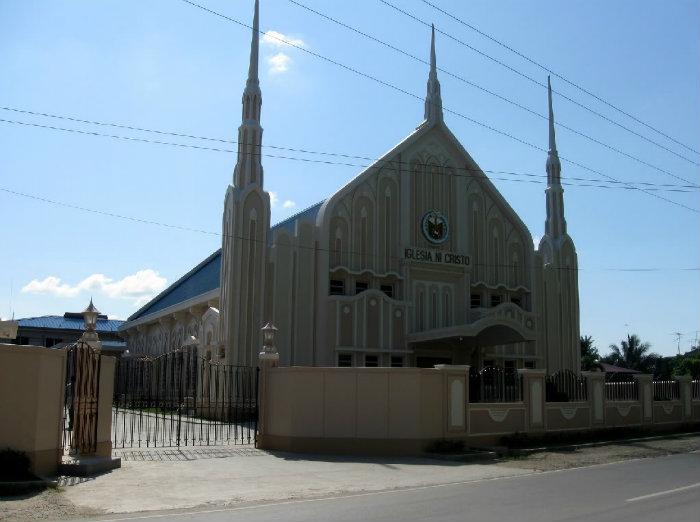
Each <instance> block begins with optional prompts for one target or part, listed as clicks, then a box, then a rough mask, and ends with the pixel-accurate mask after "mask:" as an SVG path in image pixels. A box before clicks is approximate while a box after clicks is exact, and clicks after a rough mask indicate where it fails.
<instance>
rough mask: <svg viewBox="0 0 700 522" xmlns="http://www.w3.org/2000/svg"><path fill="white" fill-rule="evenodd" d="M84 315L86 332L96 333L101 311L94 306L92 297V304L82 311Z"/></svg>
mask: <svg viewBox="0 0 700 522" xmlns="http://www.w3.org/2000/svg"><path fill="white" fill-rule="evenodd" d="M82 314H83V320H84V321H85V331H87V332H94V331H95V330H96V329H97V316H98V315H100V311H99V310H98V309H97V308H96V307H95V305H94V304H92V297H91V298H90V304H89V305H88V307H87V308H86V309H85V310H83V311H82Z"/></svg>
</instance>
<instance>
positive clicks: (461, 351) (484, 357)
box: [121, 2, 581, 372]
mask: <svg viewBox="0 0 700 522" xmlns="http://www.w3.org/2000/svg"><path fill="white" fill-rule="evenodd" d="M258 24H259V20H258V10H257V2H256V10H255V14H254V20H253V37H252V44H251V53H250V66H249V73H248V80H247V82H246V87H245V90H244V92H243V108H242V109H243V110H242V122H241V125H240V127H239V130H238V140H237V143H238V159H237V164H236V167H235V170H234V173H233V180H232V184H230V185H229V186H228V188H227V191H226V197H225V201H224V212H223V220H222V225H223V229H222V248H221V249H220V250H218V251H216V252H214V253H213V254H211V255H210V256H209V257H207V258H206V259H205V260H204V261H202V262H201V263H200V264H199V265H197V266H196V267H195V268H193V269H192V270H191V271H189V272H188V273H187V274H186V275H185V276H183V277H182V278H181V279H179V280H178V281H177V282H175V283H174V284H173V285H171V286H170V287H169V288H168V289H166V290H165V291H164V292H163V293H161V294H160V295H159V296H157V297H155V298H154V299H153V300H152V301H151V302H150V303H148V304H147V305H145V306H144V307H143V308H141V309H140V310H139V311H137V312H136V313H135V314H133V315H132V316H131V317H129V319H128V321H127V322H126V323H125V324H124V325H123V326H122V328H121V331H122V333H123V335H124V337H125V338H126V339H127V340H128V343H129V350H130V352H131V353H134V354H149V355H158V354H161V353H165V352H167V351H170V350H174V349H177V348H180V347H181V346H182V343H183V342H184V341H185V340H186V339H188V338H189V337H190V336H194V337H196V338H197V339H198V341H199V346H200V349H201V351H202V353H201V355H202V356H204V357H207V358H211V359H212V360H214V361H219V362H226V363H228V364H236V365H245V366H254V365H255V364H256V363H257V359H258V352H259V351H260V349H261V346H262V334H261V331H260V328H261V327H262V326H263V325H264V324H265V323H266V322H267V321H271V322H272V323H274V325H275V326H276V327H277V328H278V329H279V331H278V334H277V337H276V341H277V342H276V345H277V348H278V350H279V353H280V363H281V364H283V365H297V366H418V367H431V366H433V365H434V364H437V363H447V364H469V365H472V366H476V367H482V366H490V365H502V366H504V367H511V368H547V369H548V370H549V371H550V372H556V371H557V370H561V369H569V370H573V371H576V372H578V371H579V368H580V364H581V361H580V352H579V294H578V261H577V255H576V249H575V247H574V242H573V240H572V239H571V237H570V236H569V234H568V232H567V224H566V219H565V217H564V189H563V188H562V183H561V162H560V160H559V155H558V152H557V147H556V141H555V127H554V113H553V109H552V93H551V88H550V91H549V97H548V102H549V103H548V108H549V129H548V138H549V152H548V155H547V161H546V164H545V170H546V173H547V188H546V190H545V197H543V198H542V199H541V200H540V201H533V202H532V208H531V209H528V212H534V209H535V208H536V206H537V205H541V206H542V207H544V208H542V211H545V212H543V213H546V221H545V227H544V234H543V235H542V237H541V239H540V240H539V244H538V245H534V244H533V236H532V234H531V232H530V230H528V228H527V227H526V226H525V224H524V223H523V220H522V219H521V217H520V216H519V215H518V214H517V213H516V212H515V210H514V209H513V208H512V207H511V206H510V205H509V204H508V202H507V201H506V200H505V199H504V197H503V196H502V195H501V194H500V192H499V191H498V190H497V188H496V187H495V186H494V185H493V183H492V182H491V180H490V179H489V178H488V176H487V175H486V174H485V173H484V171H483V170H482V169H481V168H480V167H479V165H477V163H476V161H475V160H474V159H473V158H472V157H471V156H470V154H469V153H468V152H467V150H466V149H465V148H464V147H463V146H462V144H461V143H460V142H459V141H458V140H457V138H456V137H455V135H454V134H453V133H452V131H451V130H450V129H449V128H448V126H447V124H446V123H445V121H444V119H443V109H442V95H441V88H440V83H439V81H438V77H437V71H438V70H437V64H436V56H435V33H434V32H433V35H432V42H431V50H430V72H429V76H428V82H427V93H426V98H425V106H424V119H423V121H422V122H420V124H419V125H418V127H417V128H416V129H415V130H413V131H412V132H411V133H410V134H409V135H408V136H407V137H406V138H405V139H404V140H403V141H401V142H400V143H399V144H398V145H396V146H395V147H394V148H392V149H391V150H390V151H389V152H388V153H386V154H385V155H384V156H382V157H381V158H380V159H379V160H377V161H375V162H374V163H373V164H372V165H371V166H370V167H369V168H367V169H366V170H364V171H363V172H361V173H359V174H358V175H357V176H356V177H355V178H354V179H352V180H351V181H350V182H349V183H348V184H346V185H345V186H344V187H341V188H340V189H339V190H337V191H336V192H335V193H334V194H332V195H330V196H329V197H328V198H326V199H324V200H323V201H321V202H319V203H318V204H316V205H314V206H312V207H309V208H308V209H306V210H304V211H302V212H301V213H299V214H297V215H295V216H293V217H291V218H289V219H287V220H285V221H283V222H281V223H278V224H276V225H274V226H270V196H269V193H268V192H267V191H266V190H265V185H264V176H263V166H262V162H261V158H262V156H263V155H262V154H260V150H261V147H262V132H263V131H262V125H261V106H262V92H261V89H260V82H259V78H258V56H259V49H258V34H259V33H258V27H259V25H258ZM368 117H369V118H371V117H372V115H371V114H368ZM375 123H376V124H377V125H387V124H391V122H375ZM323 128H326V127H323ZM543 130H544V129H543ZM472 139H477V138H472ZM358 141H359V140H358ZM543 141H544V140H543ZM503 154H506V155H507V154H516V152H515V151H505V150H495V151H493V154H492V158H495V157H498V156H499V155H503ZM489 159H490V158H488V157H487V158H485V160H486V161H489ZM313 182H314V179H313V178H312V177H311V176H310V177H309V179H308V183H309V184H311V183H313ZM543 203H544V205H542V204H543ZM537 234H538V235H539V234H540V231H539V230H538V231H537Z"/></svg>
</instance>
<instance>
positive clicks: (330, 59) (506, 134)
mask: <svg viewBox="0 0 700 522" xmlns="http://www.w3.org/2000/svg"><path fill="white" fill-rule="evenodd" d="M181 1H182V2H184V3H186V4H189V5H191V6H193V7H196V8H198V9H201V10H202V11H205V12H207V13H210V14H213V15H214V16H218V17H220V18H222V19H224V20H228V21H230V22H232V23H235V24H237V25H240V26H242V27H245V28H247V29H250V30H254V28H253V27H252V26H250V25H248V24H246V23H244V22H241V21H240V20H236V19H235V18H231V17H230V16H227V15H225V14H222V13H219V12H217V11H214V10H212V9H209V8H207V7H204V6H203V5H200V4H198V3H196V2H193V1H192V0H181ZM380 1H382V2H383V1H384V0H380ZM258 32H259V33H260V34H264V33H263V31H258ZM268 37H270V38H272V39H274V40H277V41H279V42H282V43H284V44H285V45H288V46H290V47H294V48H295V49H299V50H300V51H302V52H304V53H307V54H309V55H311V56H314V57H316V58H318V59H320V60H323V61H325V62H328V63H331V64H333V65H336V66H338V67H340V68H342V69H345V70H346V71H349V72H352V73H353V74H356V75H358V76H361V77H363V78H366V79H368V80H372V81H374V82H376V83H378V84H380V85H383V86H385V87H388V88H390V89H393V90H395V91H397V92H400V93H402V94H405V95H407V96H410V97H412V98H416V99H418V100H421V101H423V97H422V96H419V95H417V94H415V93H411V92H409V91H407V90H405V89H403V88H401V87H399V86H397V85H394V84H392V83H390V82H387V81H385V80H382V79H380V78H377V77H376V76H373V75H371V74H368V73H364V72H362V71H359V70H358V69H355V68H354V67H350V66H349V65H345V64H343V63H341V62H339V61H337V60H334V59H332V58H329V57H327V56H324V55H322V54H319V53H317V52H314V51H312V50H310V49H307V48H305V47H302V46H301V45H298V44H296V43H295V42H290V41H289V40H285V39H284V38H280V37H278V36H276V35H274V34H268ZM443 111H444V112H448V113H450V114H454V115H455V116H458V117H460V118H463V119H465V120H467V121H469V122H471V123H473V124H475V125H479V126H481V127H483V128H485V129H488V130H490V131H492V132H495V133H497V134H500V135H502V136H506V137H508V138H510V139H512V140H514V141H517V142H518V143H521V144H523V145H527V146H528V147H531V148H533V149H535V150H539V151H541V152H544V153H546V152H547V150H546V149H544V148H542V147H539V146H538V145H535V144H534V143H530V142H529V141H527V140H525V139H522V138H518V137H517V136H514V135H512V134H510V133H508V132H506V131H503V130H500V129H498V128H496V127H493V126H492V125H489V124H487V123H484V122H481V121H479V120H476V119H474V118H471V117H469V116H467V115H465V114H462V113H460V112H457V111H455V110H453V109H449V108H447V107H445V106H443ZM559 159H560V160H563V161H566V162H567V163H570V164H571V165H575V166H577V167H579V168H582V169H584V170H587V171H589V172H593V173H594V174H598V175H599V176H603V177H605V178H608V179H610V180H612V181H615V182H618V183H619V182H620V180H617V179H615V178H613V177H612V176H609V175H607V174H605V173H604V172H601V171H599V170H596V169H593V168H591V167H588V166H586V165H583V164H582V163H579V162H577V161H574V160H571V159H568V158H566V157H564V156H561V155H560V156H559ZM622 183H624V182H622ZM629 186H630V187H631V185H629ZM636 190H640V191H642V192H644V193H645V194H647V195H649V196H652V197H654V198H657V199H660V200H662V201H666V202H667V203H670V204H672V205H675V206H678V207H681V208H685V209H686V210H690V211H691V212H695V213H700V211H698V210H697V209H695V208H693V207H689V206H688V205H684V204H683V203H679V202H677V201H674V200H672V199H668V198H666V197H664V196H661V195H659V194H656V193H654V192H650V191H648V190H647V189H644V188H639V187H636Z"/></svg>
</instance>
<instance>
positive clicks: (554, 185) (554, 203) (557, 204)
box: [544, 76, 566, 238]
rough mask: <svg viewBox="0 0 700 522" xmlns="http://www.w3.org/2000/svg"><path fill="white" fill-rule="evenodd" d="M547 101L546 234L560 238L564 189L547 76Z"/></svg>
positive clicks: (562, 229)
mask: <svg viewBox="0 0 700 522" xmlns="http://www.w3.org/2000/svg"><path fill="white" fill-rule="evenodd" d="M547 103H548V105H549V152H548V153H547V166H546V168H547V189H546V190H545V193H546V195H547V220H546V221H545V226H544V228H545V234H546V235H548V236H550V237H553V238H559V237H562V236H564V235H566V219H564V189H563V188H562V186H561V162H560V161H559V153H558V152H557V142H556V138H555V134H554V109H553V108H552V84H551V81H550V79H549V76H548V77H547Z"/></svg>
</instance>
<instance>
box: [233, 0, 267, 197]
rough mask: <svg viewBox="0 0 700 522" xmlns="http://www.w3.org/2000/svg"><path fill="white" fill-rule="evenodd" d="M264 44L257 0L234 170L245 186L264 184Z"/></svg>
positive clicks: (236, 179) (237, 181)
mask: <svg viewBox="0 0 700 522" xmlns="http://www.w3.org/2000/svg"><path fill="white" fill-rule="evenodd" d="M259 47H260V5H259V0H255V12H254V14H253V34H252V38H251V41H250V65H249V66H248V80H247V81H246V84H245V90H244V91H243V114H242V116H241V120H242V121H241V125H240V127H238V161H237V162H236V169H235V170H234V173H233V184H234V186H236V187H245V186H247V185H250V184H257V185H259V186H261V187H262V184H263V179H262V177H263V168H262V164H261V162H260V151H261V146H262V132H263V130H262V127H261V126H260V109H261V107H262V92H261V91H260V79H259V78H258V57H259V54H260V53H259Z"/></svg>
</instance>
